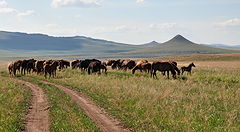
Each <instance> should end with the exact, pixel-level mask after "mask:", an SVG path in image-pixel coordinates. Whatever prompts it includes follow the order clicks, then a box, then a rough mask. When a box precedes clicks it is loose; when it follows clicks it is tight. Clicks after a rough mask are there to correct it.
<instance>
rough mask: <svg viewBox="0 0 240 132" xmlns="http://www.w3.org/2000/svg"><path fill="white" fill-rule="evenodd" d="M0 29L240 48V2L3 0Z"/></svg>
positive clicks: (192, 0)
mask: <svg viewBox="0 0 240 132" xmlns="http://www.w3.org/2000/svg"><path fill="white" fill-rule="evenodd" d="M0 30H1V31H13V32H26V33H43V34H48V35H51V36H87V37H92V38H98V39H105V40H111V41H116V42H122V43H128V44H144V43H148V42H151V41H157V42H160V43H161V42H165V41H168V40H169V39H171V38H172V37H174V36H175V35H177V34H181V35H183V36H184V37H186V38H187V39H190V40H191V41H193V42H196V43H199V44H229V45H236V44H238V45H239V44H240V0H0Z"/></svg>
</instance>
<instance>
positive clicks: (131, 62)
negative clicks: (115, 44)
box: [121, 60, 136, 71]
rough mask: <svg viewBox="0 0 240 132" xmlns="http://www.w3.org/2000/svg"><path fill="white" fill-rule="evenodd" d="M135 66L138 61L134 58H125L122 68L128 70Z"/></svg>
mask: <svg viewBox="0 0 240 132" xmlns="http://www.w3.org/2000/svg"><path fill="white" fill-rule="evenodd" d="M135 66H136V62H135V61H134V60H124V61H123V63H122V65H121V68H122V69H123V70H125V71H126V70H127V69H130V70H131V69H133V68H134V67H135Z"/></svg>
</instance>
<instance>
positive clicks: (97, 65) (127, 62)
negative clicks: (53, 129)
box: [8, 59, 195, 79]
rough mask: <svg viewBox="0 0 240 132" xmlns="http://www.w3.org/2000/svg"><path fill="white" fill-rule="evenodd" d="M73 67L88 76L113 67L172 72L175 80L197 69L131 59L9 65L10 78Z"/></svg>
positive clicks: (153, 75)
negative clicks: (85, 72) (17, 75)
mask: <svg viewBox="0 0 240 132" xmlns="http://www.w3.org/2000/svg"><path fill="white" fill-rule="evenodd" d="M68 67H72V69H81V70H82V71H87V73H88V74H92V73H98V74H101V72H104V73H105V74H106V73H107V69H108V68H109V67H111V68H112V69H113V70H123V71H127V70H131V71H132V74H134V73H135V71H136V70H139V71H140V72H146V73H149V74H151V77H153V78H157V74H156V73H157V71H160V72H162V74H163V75H166V73H167V78H169V73H170V72H171V74H172V77H173V78H174V79H176V78H177V75H180V74H181V75H183V73H184V72H185V71H186V72H188V73H189V74H191V70H192V67H195V65H194V63H191V64H189V65H188V66H183V67H181V69H179V68H178V67H177V62H175V61H167V62H162V61H155V62H148V61H147V60H139V61H135V60H131V59H118V60H112V59H109V60H103V61H100V60H97V59H85V60H77V59H75V60H72V61H71V62H70V61H67V60H63V59H62V60H35V59H28V60H17V61H15V62H11V63H10V64H9V65H8V71H9V74H10V76H16V74H17V72H18V73H19V74H22V75H25V74H29V73H32V72H35V73H37V74H38V75H40V74H41V75H44V76H45V78H47V76H49V78H50V77H56V73H57V70H62V69H66V68H68Z"/></svg>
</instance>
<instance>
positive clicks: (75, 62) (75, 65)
mask: <svg viewBox="0 0 240 132" xmlns="http://www.w3.org/2000/svg"><path fill="white" fill-rule="evenodd" d="M79 62H80V61H79V60H77V59H75V60H72V62H71V66H72V69H76V68H77V64H78V63H79Z"/></svg>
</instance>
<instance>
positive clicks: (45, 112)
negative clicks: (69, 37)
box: [15, 79, 50, 132]
mask: <svg viewBox="0 0 240 132" xmlns="http://www.w3.org/2000/svg"><path fill="white" fill-rule="evenodd" d="M15 80H16V81H17V82H19V83H22V84H24V85H26V86H27V87H29V88H30V90H31V92H32V99H31V103H30V106H29V108H28V113H27V115H26V116H25V128H24V130H22V131H23V132H49V131H50V130H49V107H50V106H49V104H48V101H47V96H46V95H45V94H44V92H43V90H42V88H40V87H38V86H37V85H35V84H32V83H30V82H27V81H24V80H20V79H15Z"/></svg>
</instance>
